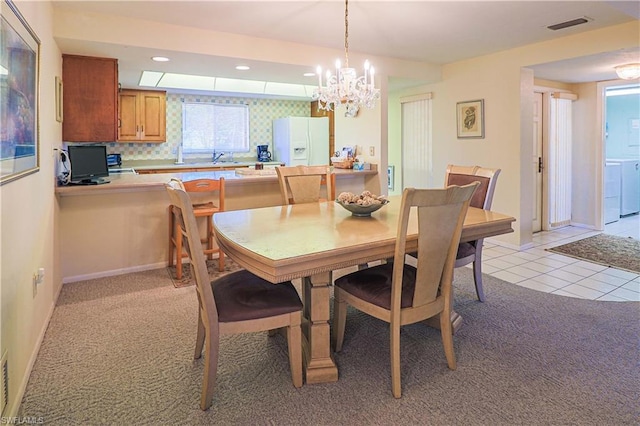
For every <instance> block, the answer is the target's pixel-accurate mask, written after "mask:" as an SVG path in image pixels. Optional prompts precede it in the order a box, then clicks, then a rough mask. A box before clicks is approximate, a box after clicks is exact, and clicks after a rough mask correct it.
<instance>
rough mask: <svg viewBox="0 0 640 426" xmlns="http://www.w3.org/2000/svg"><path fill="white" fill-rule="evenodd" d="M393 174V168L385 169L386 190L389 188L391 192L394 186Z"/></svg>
mask: <svg viewBox="0 0 640 426" xmlns="http://www.w3.org/2000/svg"><path fill="white" fill-rule="evenodd" d="M394 174H395V166H388V167H387V188H389V189H390V190H392V191H393V187H394V186H395V181H394Z"/></svg>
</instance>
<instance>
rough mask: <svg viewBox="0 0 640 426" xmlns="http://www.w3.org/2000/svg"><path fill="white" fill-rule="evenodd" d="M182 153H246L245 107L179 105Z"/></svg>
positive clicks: (207, 104)
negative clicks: (180, 108)
mask: <svg viewBox="0 0 640 426" xmlns="http://www.w3.org/2000/svg"><path fill="white" fill-rule="evenodd" d="M182 149H183V152H184V153H208V154H210V153H212V152H213V151H218V152H222V151H225V152H249V106H247V105H228V104H227V105H221V104H211V103H187V102H185V103H183V104H182Z"/></svg>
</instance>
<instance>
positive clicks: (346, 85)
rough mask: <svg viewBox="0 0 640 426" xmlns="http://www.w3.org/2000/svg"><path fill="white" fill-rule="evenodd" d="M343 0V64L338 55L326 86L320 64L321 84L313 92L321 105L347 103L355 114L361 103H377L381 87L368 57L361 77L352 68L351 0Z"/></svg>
mask: <svg viewBox="0 0 640 426" xmlns="http://www.w3.org/2000/svg"><path fill="white" fill-rule="evenodd" d="M344 4H345V8H344V59H345V61H344V67H342V65H341V63H340V60H339V59H338V60H337V61H336V70H335V74H332V73H331V70H327V74H326V83H327V85H326V86H323V85H322V68H321V67H318V68H317V70H316V73H317V74H318V87H317V88H316V90H314V92H313V100H317V101H318V109H323V110H326V111H332V110H334V109H335V108H336V107H338V106H341V105H344V106H345V108H346V110H347V111H346V113H347V114H348V115H351V116H355V114H357V112H358V110H359V109H360V107H361V106H365V107H367V108H373V107H375V105H376V101H377V100H378V99H380V89H376V88H375V81H374V74H375V71H374V69H373V67H372V66H370V64H369V61H365V63H364V75H362V76H360V77H358V74H357V71H356V69H355V68H349V0H345V2H344Z"/></svg>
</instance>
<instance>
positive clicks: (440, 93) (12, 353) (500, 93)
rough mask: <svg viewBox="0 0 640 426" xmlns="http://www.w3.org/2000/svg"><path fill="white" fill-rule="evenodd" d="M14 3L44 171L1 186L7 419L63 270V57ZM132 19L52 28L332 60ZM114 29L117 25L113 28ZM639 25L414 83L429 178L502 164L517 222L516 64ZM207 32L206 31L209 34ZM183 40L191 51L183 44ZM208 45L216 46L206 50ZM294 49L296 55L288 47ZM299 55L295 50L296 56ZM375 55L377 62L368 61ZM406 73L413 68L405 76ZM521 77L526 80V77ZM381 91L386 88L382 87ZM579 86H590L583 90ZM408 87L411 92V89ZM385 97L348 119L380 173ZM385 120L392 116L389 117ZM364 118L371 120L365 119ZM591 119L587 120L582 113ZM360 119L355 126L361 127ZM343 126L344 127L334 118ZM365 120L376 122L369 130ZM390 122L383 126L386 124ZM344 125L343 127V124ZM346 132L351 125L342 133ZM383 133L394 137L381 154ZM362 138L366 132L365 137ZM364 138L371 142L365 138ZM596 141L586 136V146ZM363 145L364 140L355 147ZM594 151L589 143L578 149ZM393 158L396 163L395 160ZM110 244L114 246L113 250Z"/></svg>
mask: <svg viewBox="0 0 640 426" xmlns="http://www.w3.org/2000/svg"><path fill="white" fill-rule="evenodd" d="M16 3H17V5H18V8H19V9H20V10H21V12H22V13H23V15H24V16H25V18H26V20H27V21H28V22H29V24H30V25H31V26H32V27H33V29H34V30H35V32H36V33H37V35H38V36H39V38H40V40H41V42H42V45H41V55H40V59H41V68H40V96H41V99H40V113H41V114H40V152H41V160H40V163H41V170H40V172H39V173H36V174H32V175H30V176H26V177H24V178H22V179H20V180H17V181H15V182H10V183H8V184H5V185H3V186H2V187H0V202H1V212H2V216H1V231H2V232H1V237H0V253H1V264H0V267H1V269H0V273H1V278H2V281H1V291H0V302H1V303H0V318H1V321H2V324H1V327H0V332H1V335H0V353H4V351H7V352H8V360H9V369H10V372H9V374H10V376H9V381H10V388H9V395H10V400H9V407H8V410H7V411H6V412H5V413H4V415H5V416H13V415H15V414H16V410H17V407H18V404H19V397H20V396H21V394H22V392H23V390H24V387H25V386H26V383H27V380H28V374H29V372H30V368H31V365H32V363H33V362H34V360H35V357H36V355H37V351H38V348H39V344H40V341H41V339H42V337H43V334H44V331H45V330H46V327H47V323H48V319H49V317H50V315H51V312H52V310H53V307H54V305H55V300H56V297H57V294H58V293H59V291H60V288H61V282H62V276H61V271H60V267H59V265H60V263H61V259H60V258H59V255H58V254H57V253H58V246H59V240H60V238H59V235H58V233H59V231H58V229H59V226H58V222H59V206H58V204H57V200H56V198H55V196H54V192H53V186H54V178H53V176H54V174H55V173H54V157H53V148H54V147H59V146H60V145H61V142H60V141H61V125H60V124H59V123H58V122H56V121H55V118H54V117H55V108H54V99H55V98H54V78H55V76H56V75H61V57H60V51H59V49H58V48H57V46H56V44H55V41H54V39H53V23H52V16H53V12H52V8H51V4H50V2H46V1H41V2H31V1H16ZM130 24H131V25H127V22H123V20H122V19H121V18H118V19H115V18H114V19H112V21H111V22H110V21H109V20H93V19H91V17H83V19H78V17H77V16H73V15H70V16H66V15H65V16H62V17H60V20H59V21H58V20H56V35H60V36H67V37H70V38H74V37H76V36H77V35H78V34H83V33H84V34H85V35H86V37H87V38H95V39H96V40H100V41H104V42H120V43H123V44H130V43H131V42H136V43H138V44H140V45H147V46H150V47H153V46H155V45H157V43H159V41H162V42H163V43H165V42H166V43H169V44H166V43H165V44H164V45H163V47H164V48H166V49H174V50H189V49H191V50H192V51H194V50H197V51H199V52H200V53H204V54H224V53H225V52H224V51H222V50H225V49H226V50H227V52H226V53H229V54H231V55H232V56H233V55H235V54H237V53H238V52H241V53H242V52H244V53H245V54H246V55H247V57H253V58H255V59H260V57H261V56H264V55H268V58H267V57H265V58H264V59H266V60H274V59H275V60H278V59H281V60H283V61H284V62H287V61H290V60H293V59H292V58H295V61H297V62H298V63H300V64H309V63H315V62H316V60H315V59H314V58H316V57H318V55H319V56H320V57H334V56H336V52H337V51H332V50H328V49H321V48H312V49H310V48H309V46H302V45H295V44H292V43H287V44H284V43H283V44H279V45H273V42H269V43H267V42H261V41H260V40H258V39H248V38H246V37H241V36H232V35H229V34H225V35H220V38H221V39H224V40H225V41H226V42H224V43H206V44H202V43H201V44H198V43H193V40H197V39H201V36H202V35H203V34H202V32H201V31H199V30H189V31H179V30H180V29H176V28H173V30H175V31H167V28H166V26H157V25H155V24H148V25H140V24H141V21H137V20H132V21H131V22H130ZM113 28H118V29H119V31H113ZM167 33H172V35H175V37H172V38H171V39H169V40H167V39H166V37H165V35H166V34H167ZM638 33H639V27H638V22H637V21H636V22H633V23H630V24H625V25H620V26H615V27H611V28H605V29H602V30H598V31H593V32H590V33H586V34H582V35H577V36H570V37H565V38H564V39H562V40H559V41H554V42H547V43H539V44H535V45H531V46H525V47H522V48H519V49H512V50H509V51H505V52H500V53H498V54H494V55H488V56H484V57H481V58H476V59H472V60H469V61H464V62H458V63H454V64H450V65H446V66H444V67H443V70H442V71H443V72H442V77H443V79H442V81H441V82H439V83H436V84H432V85H428V86H424V87H420V88H417V89H415V90H413V91H411V92H412V93H424V92H425V91H427V92H433V94H434V98H433V106H434V114H433V121H434V130H433V136H434V145H435V149H434V164H435V165H436V167H437V169H436V170H435V176H436V177H437V176H443V175H444V168H445V166H446V164H447V163H449V162H456V163H481V164H483V165H486V166H493V167H502V168H503V170H504V172H503V175H502V176H501V177H500V181H499V183H498V190H497V193H496V198H495V201H494V206H495V208H496V209H497V210H499V211H502V212H504V213H508V214H512V215H514V216H516V217H517V218H518V220H519V221H522V220H524V219H523V218H524V217H525V216H523V213H522V210H523V208H524V209H526V208H527V201H526V200H527V197H529V194H523V190H522V188H526V184H524V183H523V178H522V176H523V175H526V173H525V172H524V171H523V167H522V164H521V162H522V147H523V146H526V145H527V144H530V137H531V136H530V134H531V132H530V131H529V133H528V134H526V133H527V127H526V125H525V124H523V123H521V121H522V120H521V118H520V117H521V114H522V112H521V104H522V103H523V100H522V99H521V95H520V91H521V70H520V68H521V67H523V66H527V65H531V64H536V63H542V62H549V61H556V60H560V59H564V58H570V57H576V56H583V55H588V54H593V53H598V52H603V51H610V50H615V49H618V48H622V47H629V46H637V45H638V37H637V35H638ZM207 35H209V36H210V35H211V34H207ZM187 47H188V48H187ZM213 49H217V50H215V51H213ZM292 51H295V52H296V55H292V54H291V52H292ZM298 52H299V53H300V55H298V54H297V53H298ZM352 59H353V60H354V62H356V63H359V62H361V61H362V60H363V58H360V57H358V55H357V54H356V53H355V52H354V54H353V57H352ZM371 59H372V61H374V62H377V61H376V59H375V58H371ZM403 70H406V72H405V74H407V73H408V72H409V71H410V72H417V73H419V74H420V76H422V77H425V76H427V77H428V76H432V75H436V74H437V75H439V69H435V68H434V67H433V66H429V65H424V64H417V63H414V62H406V61H392V62H389V63H387V64H386V69H385V72H384V74H386V75H402V74H403V72H402V71H403ZM407 76H408V77H411V75H407ZM529 79H530V80H531V81H530V82H529V83H528V84H531V85H532V78H529ZM383 89H384V90H383V93H384V92H386V88H383ZM585 90H587V91H588V90H590V89H589V88H585ZM405 94H411V93H409V92H407V93H405ZM478 98H482V99H485V103H486V114H487V115H486V120H487V121H486V134H487V136H486V138H485V139H483V140H473V141H462V140H457V138H456V135H455V104H456V102H458V101H461V100H469V99H478ZM391 99H392V102H390V103H389V105H388V108H389V111H387V101H386V99H385V98H383V99H382V101H381V103H380V109H379V110H377V112H375V110H374V111H372V113H373V114H374V115H377V117H378V120H379V122H378V123H376V124H373V123H374V122H375V121H376V119H375V118H374V116H371V117H369V116H368V114H365V115H363V117H364V118H363V119H362V121H354V122H353V123H351V125H354V126H361V125H364V124H365V123H368V124H367V125H366V129H364V128H363V129H361V130H363V131H366V132H367V133H366V134H367V135H368V137H371V138H372V139H373V138H375V137H379V142H378V145H375V142H374V141H371V144H372V145H374V146H377V147H379V149H378V150H377V151H378V152H379V154H376V155H380V158H379V160H380V166H381V170H384V168H386V164H387V158H390V159H392V161H397V159H398V157H399V154H398V152H397V149H398V147H399V140H400V139H399V126H398V119H399V118H398V117H399V113H398V109H399V102H395V101H393V99H396V96H395V95H394V96H393V97H392V98H391ZM586 110H587V111H586V112H585V113H584V114H587V115H589V114H591V113H592V111H593V108H590V107H588V108H586ZM386 117H389V120H390V121H389V123H387V120H386V119H383V118H386ZM369 118H372V121H371V122H369ZM591 118H592V117H590V116H588V117H584V119H585V120H589V119H591ZM358 123H361V124H358ZM339 126H341V124H339ZM369 126H371V127H375V126H377V129H378V130H371V129H369ZM387 126H388V128H387ZM347 127H348V126H347ZM345 131H347V132H348V131H349V130H345ZM387 137H388V138H389V140H390V141H391V142H390V143H389V144H388V145H389V153H388V154H387ZM363 141H364V139H363ZM366 143H367V144H368V143H369V142H368V141H367V142H366ZM593 143H594V142H593V141H591V142H587V144H593ZM361 145H363V146H365V147H366V146H368V145H366V144H365V143H364V142H363V143H362V144H361ZM585 148H586V149H593V146H588V145H587V146H585ZM398 165H399V162H396V166H398ZM516 227H517V231H516V233H515V234H513V235H511V236H507V237H504V240H505V241H507V242H510V243H512V244H514V245H521V244H523V243H526V242H527V241H528V238H530V235H529V236H527V235H523V229H525V230H526V227H523V225H522V224H520V223H518V224H516ZM114 250H117V247H115V248H114ZM40 267H44V268H45V270H46V275H45V278H44V282H43V283H42V284H41V285H39V287H38V289H37V292H34V289H33V285H32V275H33V274H34V273H35V272H36V271H37V269H38V268H40Z"/></svg>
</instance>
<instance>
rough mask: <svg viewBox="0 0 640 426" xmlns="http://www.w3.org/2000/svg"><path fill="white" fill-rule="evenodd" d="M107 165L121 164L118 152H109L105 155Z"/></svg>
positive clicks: (120, 156)
mask: <svg viewBox="0 0 640 426" xmlns="http://www.w3.org/2000/svg"><path fill="white" fill-rule="evenodd" d="M107 166H109V167H113V166H122V155H120V154H109V155H107Z"/></svg>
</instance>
